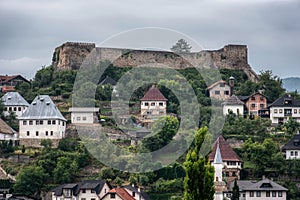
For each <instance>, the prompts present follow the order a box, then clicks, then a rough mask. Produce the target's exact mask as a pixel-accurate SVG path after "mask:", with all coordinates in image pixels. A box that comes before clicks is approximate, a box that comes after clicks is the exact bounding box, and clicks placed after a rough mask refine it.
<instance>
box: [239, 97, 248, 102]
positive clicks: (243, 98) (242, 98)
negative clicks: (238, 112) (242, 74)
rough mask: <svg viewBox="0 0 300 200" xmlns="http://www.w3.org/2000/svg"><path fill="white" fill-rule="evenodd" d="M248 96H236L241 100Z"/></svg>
mask: <svg viewBox="0 0 300 200" xmlns="http://www.w3.org/2000/svg"><path fill="white" fill-rule="evenodd" d="M249 97H250V96H238V98H239V99H240V100H241V101H245V100H247V99H249Z"/></svg>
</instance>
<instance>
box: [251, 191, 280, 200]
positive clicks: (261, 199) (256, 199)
mask: <svg viewBox="0 0 300 200" xmlns="http://www.w3.org/2000/svg"><path fill="white" fill-rule="evenodd" d="M273 192H274V193H275V195H276V196H273ZM280 192H281V194H282V196H281V197H280V196H279V193H280ZM271 199H272V200H286V192H285V191H270V196H269V197H267V191H260V196H257V191H253V196H251V192H250V191H246V200H271Z"/></svg>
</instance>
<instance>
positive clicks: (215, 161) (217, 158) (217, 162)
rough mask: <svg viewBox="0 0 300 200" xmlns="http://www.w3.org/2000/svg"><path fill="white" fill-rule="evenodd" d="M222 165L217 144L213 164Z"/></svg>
mask: <svg viewBox="0 0 300 200" xmlns="http://www.w3.org/2000/svg"><path fill="white" fill-rule="evenodd" d="M222 163H223V160H222V156H221V151H220V147H219V144H218V147H217V150H216V154H215V158H214V164H222Z"/></svg>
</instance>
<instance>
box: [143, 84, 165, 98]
mask: <svg viewBox="0 0 300 200" xmlns="http://www.w3.org/2000/svg"><path fill="white" fill-rule="evenodd" d="M141 100H142V101H167V99H166V97H164V95H163V94H162V93H161V92H160V91H159V89H158V88H157V87H156V86H155V85H153V86H152V87H151V88H150V89H149V90H148V92H147V93H146V94H145V96H144V97H143V98H142V99H141Z"/></svg>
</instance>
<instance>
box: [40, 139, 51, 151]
mask: <svg viewBox="0 0 300 200" xmlns="http://www.w3.org/2000/svg"><path fill="white" fill-rule="evenodd" d="M41 146H43V147H44V148H45V149H50V148H51V147H52V141H51V140H50V139H49V138H48V139H42V141H41Z"/></svg>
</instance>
